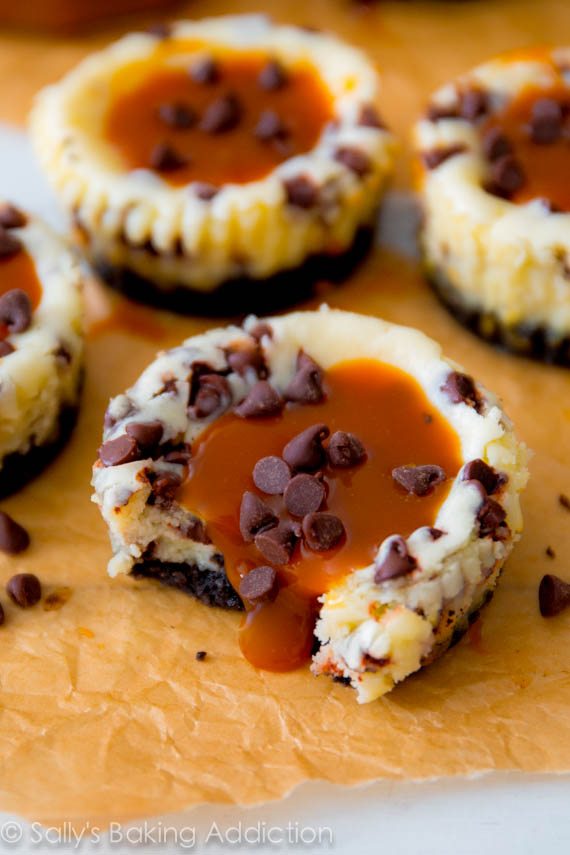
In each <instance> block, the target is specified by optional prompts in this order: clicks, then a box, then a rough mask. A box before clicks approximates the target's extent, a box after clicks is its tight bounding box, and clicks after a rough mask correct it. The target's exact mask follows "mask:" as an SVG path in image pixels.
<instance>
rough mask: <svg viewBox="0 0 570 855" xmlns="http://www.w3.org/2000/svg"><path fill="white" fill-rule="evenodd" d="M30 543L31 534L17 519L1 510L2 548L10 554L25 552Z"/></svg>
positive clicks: (0, 541) (0, 536)
mask: <svg viewBox="0 0 570 855" xmlns="http://www.w3.org/2000/svg"><path fill="white" fill-rule="evenodd" d="M29 545H30V535H29V534H28V532H27V531H26V529H25V528H24V527H23V526H21V525H20V523H17V522H16V520H14V519H12V517H11V516H10V515H9V514H7V513H5V512H4V511H0V550H1V551H2V552H8V553H9V554H10V555H17V554H18V552H23V551H24V549H27V548H28V546H29Z"/></svg>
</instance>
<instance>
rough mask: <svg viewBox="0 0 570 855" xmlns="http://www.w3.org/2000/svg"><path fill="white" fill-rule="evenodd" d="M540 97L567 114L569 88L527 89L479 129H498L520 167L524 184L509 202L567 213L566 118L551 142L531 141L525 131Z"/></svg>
mask: <svg viewBox="0 0 570 855" xmlns="http://www.w3.org/2000/svg"><path fill="white" fill-rule="evenodd" d="M542 98H553V99H554V100H556V101H558V103H560V104H561V105H566V107H567V109H568V111H570V87H568V86H565V85H564V83H562V82H560V83H557V84H555V85H553V86H552V88H546V89H545V88H544V87H535V86H529V87H527V88H526V89H524V90H523V91H522V92H521V93H520V94H519V95H518V96H517V97H515V98H513V99H512V100H511V101H510V102H509V103H508V104H507V106H506V107H505V108H504V110H502V111H501V112H499V113H496V114H495V115H493V116H492V117H491V118H490V119H489V120H488V121H487V122H486V123H485V124H484V125H483V128H482V130H483V132H485V131H486V130H487V129H489V128H494V127H498V128H500V129H501V130H502V131H503V132H504V134H505V135H506V137H507V138H508V140H509V142H510V143H511V146H512V153H513V156H514V157H515V158H516V160H517V161H518V162H519V164H520V165H521V167H522V170H523V173H524V176H525V181H524V184H523V185H522V187H521V188H520V189H519V190H518V191H517V192H515V193H514V194H513V196H512V197H511V201H512V202H515V203H519V204H522V203H525V202H530V201H531V200H532V199H544V200H546V201H548V202H549V203H550V204H551V206H552V208H553V209H554V210H558V211H570V181H569V180H568V176H569V175H570V120H569V119H568V117H567V119H566V122H565V126H564V128H563V131H562V133H561V134H560V136H559V138H558V139H557V140H555V141H554V142H550V143H536V142H533V140H532V138H531V135H530V132H529V126H530V120H531V115H532V108H533V105H534V104H535V103H536V101H537V100H538V99H542Z"/></svg>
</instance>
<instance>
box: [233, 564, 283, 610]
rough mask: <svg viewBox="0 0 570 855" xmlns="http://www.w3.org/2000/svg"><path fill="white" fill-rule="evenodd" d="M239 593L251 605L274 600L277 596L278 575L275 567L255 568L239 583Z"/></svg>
mask: <svg viewBox="0 0 570 855" xmlns="http://www.w3.org/2000/svg"><path fill="white" fill-rule="evenodd" d="M239 593H240V596H241V597H243V599H244V600H249V602H250V603H259V602H262V601H263V600H271V599H273V598H274V597H275V596H276V594H277V573H276V572H275V570H274V569H273V567H254V568H253V570H250V571H249V573H248V574H247V576H244V577H243V579H242V580H241V582H240V583H239Z"/></svg>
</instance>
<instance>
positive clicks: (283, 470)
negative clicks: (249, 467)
mask: <svg viewBox="0 0 570 855" xmlns="http://www.w3.org/2000/svg"><path fill="white" fill-rule="evenodd" d="M290 480H291V470H290V469H289V467H288V466H287V464H286V463H285V461H284V460H281V458H280V457H276V456H275V455H272V456H270V457H262V458H261V460H258V461H257V463H256V464H255V466H254V467H253V483H254V484H255V486H256V487H257V489H258V490H261V491H262V492H263V493H267V494H268V495H269V496H279V495H281V494H282V493H283V492H284V490H285V487H286V486H287V484H288V483H289V481H290Z"/></svg>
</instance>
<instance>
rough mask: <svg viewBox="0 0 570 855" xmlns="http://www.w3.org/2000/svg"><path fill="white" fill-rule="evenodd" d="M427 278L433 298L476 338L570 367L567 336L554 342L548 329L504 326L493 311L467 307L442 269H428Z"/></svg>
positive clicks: (510, 350) (569, 341) (517, 353)
mask: <svg viewBox="0 0 570 855" xmlns="http://www.w3.org/2000/svg"><path fill="white" fill-rule="evenodd" d="M427 276H428V279H429V282H430V284H431V286H432V288H433V290H434V291H435V293H436V295H437V296H438V297H439V299H440V300H441V302H442V303H443V304H444V306H446V307H447V308H448V309H449V310H450V311H451V313H452V315H453V317H454V318H456V320H458V321H459V322H460V323H461V324H463V326H465V327H467V329H468V330H470V331H471V332H473V333H475V335H477V336H479V338H482V339H484V340H485V341H488V342H490V343H491V344H493V345H495V347H498V348H500V349H502V350H507V351H509V353H514V354H515V355H516V356H527V357H529V358H531V359H537V360H540V361H541V362H546V363H548V364H550V365H563V366H566V367H568V366H570V336H564V338H562V339H560V338H558V339H555V338H554V334H553V333H551V332H550V331H549V330H548V328H547V327H544V326H539V325H533V324H530V323H527V322H525V323H521V324H517V325H516V326H514V327H507V326H505V325H504V324H503V323H502V321H501V320H499V318H497V316H496V315H495V314H494V313H493V312H487V311H485V310H484V309H482V308H474V307H473V306H467V305H466V303H465V301H464V299H463V296H462V295H461V293H460V292H459V291H458V290H457V288H455V286H454V285H453V284H452V283H451V282H450V281H449V279H448V278H447V276H446V275H445V274H444V273H442V271H441V270H438V269H435V268H433V269H430V270H428V271H427Z"/></svg>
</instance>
